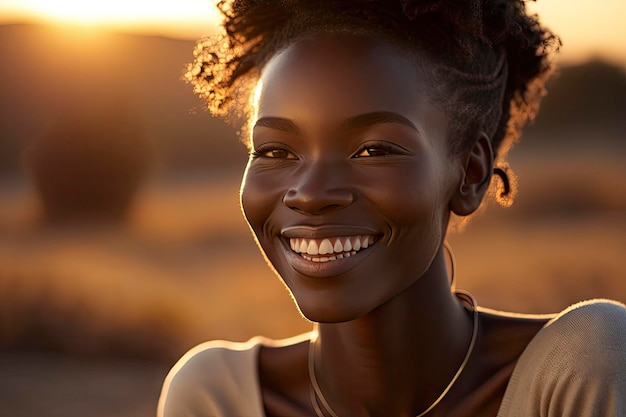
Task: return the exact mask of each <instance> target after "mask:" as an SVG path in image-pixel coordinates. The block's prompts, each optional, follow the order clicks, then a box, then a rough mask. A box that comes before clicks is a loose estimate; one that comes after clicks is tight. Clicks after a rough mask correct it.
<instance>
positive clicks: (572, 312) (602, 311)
mask: <svg viewBox="0 0 626 417" xmlns="http://www.w3.org/2000/svg"><path fill="white" fill-rule="evenodd" d="M625 342H626V306H624V305H623V304H621V303H618V302H616V301H611V300H590V301H583V302H581V303H578V304H574V305H572V306H571V307H569V308H567V309H565V310H563V311H562V312H561V313H559V314H558V315H557V316H555V317H554V318H553V319H552V320H550V321H549V322H548V323H547V325H546V326H545V327H544V328H543V329H542V330H541V331H540V332H539V333H538V334H537V336H536V337H535V339H534V340H533V342H531V345H529V349H531V350H532V349H539V350H540V351H541V350H544V349H547V350H548V352H550V351H551V352H553V354H556V353H558V354H559V355H563V354H568V353H569V354H568V355H567V356H571V355H580V354H587V355H598V354H602V355H603V358H604V359H606V360H607V361H610V360H611V359H612V358H614V359H624V357H623V355H624V354H625V352H626V343H625ZM548 352H544V353H545V354H549V353H548ZM589 358H591V357H589ZM597 359H598V361H600V360H601V358H597ZM595 365H597V363H596V364H595Z"/></svg>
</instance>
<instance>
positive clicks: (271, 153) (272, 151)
mask: <svg viewBox="0 0 626 417" xmlns="http://www.w3.org/2000/svg"><path fill="white" fill-rule="evenodd" d="M252 157H253V158H271V159H298V157H297V156H295V155H294V154H293V153H292V152H290V151H289V150H287V149H284V148H282V147H280V146H278V145H274V144H267V145H262V146H259V147H258V148H257V149H255V150H254V151H253V152H252Z"/></svg>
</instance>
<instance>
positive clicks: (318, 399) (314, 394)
mask: <svg viewBox="0 0 626 417" xmlns="http://www.w3.org/2000/svg"><path fill="white" fill-rule="evenodd" d="M455 294H456V296H457V297H459V298H461V299H462V300H463V301H465V302H466V303H467V304H469V305H470V307H471V309H472V312H473V320H472V321H473V328H472V338H471V339H470V342H469V346H468V348H467V352H466V353H465V357H464V358H463V362H461V366H460V367H459V369H457V371H456V373H455V374H454V376H453V377H452V379H451V380H450V382H449V383H448V385H447V386H446V388H445V389H444V390H443V391H442V392H441V394H440V395H439V397H437V399H436V400H435V401H434V402H433V403H432V404H431V405H430V406H428V408H426V410H424V411H422V412H421V413H420V414H418V415H417V416H416V417H423V416H425V415H426V414H428V413H429V412H430V411H431V410H432V409H433V408H435V407H436V406H437V404H439V403H440V402H441V400H443V398H444V397H445V396H446V394H448V392H449V391H450V389H451V388H452V386H454V383H455V382H456V380H457V379H458V378H459V376H460V375H461V373H462V372H463V370H464V369H465V366H466V365H467V362H468V361H469V358H470V356H471V355H472V351H473V350H474V345H475V344H476V337H477V335H478V310H476V299H475V298H474V296H473V295H472V294H470V293H469V292H465V291H455ZM316 342H317V335H315V336H314V337H313V339H312V340H311V343H310V344H309V361H308V362H309V363H308V365H309V380H310V382H311V390H310V396H311V405H313V409H314V410H315V414H316V415H317V417H324V413H323V412H322V410H321V408H320V403H321V405H322V407H324V410H325V411H326V413H328V414H329V415H330V416H331V417H339V415H337V413H336V412H335V411H334V410H333V408H332V407H331V406H330V404H329V403H328V401H327V400H326V398H325V397H324V394H323V393H322V389H321V388H320V386H319V384H318V382H317V377H316V375H315V346H316Z"/></svg>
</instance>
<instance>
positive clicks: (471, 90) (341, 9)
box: [185, 0, 560, 187]
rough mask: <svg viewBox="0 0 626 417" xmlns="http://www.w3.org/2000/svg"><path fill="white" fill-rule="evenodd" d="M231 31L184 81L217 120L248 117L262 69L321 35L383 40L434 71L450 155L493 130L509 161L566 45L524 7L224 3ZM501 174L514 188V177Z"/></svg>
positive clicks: (411, 1)
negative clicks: (555, 56) (554, 57)
mask: <svg viewBox="0 0 626 417" xmlns="http://www.w3.org/2000/svg"><path fill="white" fill-rule="evenodd" d="M217 5H218V8H219V10H220V11H221V13H222V17H223V22H222V28H223V34H222V36H220V37H218V38H213V39H209V38H208V39H203V40H201V41H199V42H198V43H197V44H196V48H195V50H194V57H195V61H194V62H193V63H191V64H189V66H188V70H187V73H186V74H185V79H186V80H187V81H188V82H190V83H191V84H193V85H194V91H195V92H196V93H197V94H199V95H200V96H201V97H203V98H205V99H206V100H207V101H208V107H209V109H210V110H211V112H212V113H213V114H216V115H222V116H224V115H226V116H234V117H235V118H240V119H241V118H244V117H246V116H248V115H249V111H250V104H249V103H250V101H249V99H250V96H251V94H250V93H251V88H252V87H253V86H254V85H255V84H256V80H257V79H258V77H259V74H260V73H261V70H262V69H263V67H264V65H265V64H266V63H267V62H268V61H269V60H270V59H271V58H272V57H273V56H274V55H275V54H276V53H278V52H279V51H281V50H282V49H283V48H286V47H288V46H289V45H290V44H292V43H293V42H295V41H296V40H298V39H300V38H302V37H306V36H310V35H313V34H315V33H322V32H348V33H354V34H363V35H365V34H372V33H374V34H376V35H377V36H380V37H383V38H385V39H388V40H390V41H391V42H393V43H394V44H396V45H398V46H401V47H402V48H403V49H404V50H406V51H415V52H417V53H423V54H426V55H427V56H428V57H429V58H430V61H431V62H432V63H433V64H434V66H435V69H434V71H433V74H432V79H431V80H429V81H430V85H431V86H432V88H434V89H435V90H434V92H433V94H431V96H432V97H431V99H432V100H433V102H434V103H435V104H436V105H438V106H439V107H440V108H441V109H442V110H443V111H444V112H446V114H447V116H448V119H449V122H450V127H451V128H450V133H449V135H450V138H449V140H450V144H451V147H450V148H451V152H452V153H454V154H462V152H464V151H465V150H467V149H468V148H469V146H471V144H472V140H473V139H474V136H472V135H475V132H477V131H480V130H482V131H484V132H486V133H487V134H488V135H489V136H490V139H491V141H492V144H493V147H494V149H495V150H496V152H497V155H498V158H499V159H500V160H503V158H504V156H505V155H506V153H507V152H508V150H509V148H510V147H511V145H512V144H513V142H514V141H515V140H516V139H517V138H518V137H519V134H520V132H521V129H522V127H523V126H524V124H525V123H526V122H527V121H528V120H529V119H532V118H533V117H534V115H535V114H536V111H537V110H538V106H539V102H540V99H541V97H542V96H543V95H544V93H545V89H544V84H545V81H546V80H547V78H548V76H549V74H550V73H551V70H552V65H551V61H550V59H549V58H550V55H551V53H552V52H555V51H557V50H558V48H559V46H560V40H559V38H558V37H557V36H555V35H554V34H552V33H551V32H549V31H547V30H546V29H544V28H543V27H542V26H541V25H540V24H539V21H538V17H537V16H536V15H529V14H527V12H526V9H525V4H524V1H523V0H396V1H392V0H342V1H337V0H335V1H333V0H231V1H227V0H220V1H218V4H217ZM502 174H504V172H502V173H499V174H498V176H500V177H501V178H502V179H503V181H504V182H505V184H504V186H505V187H506V186H507V185H508V184H506V181H507V179H506V174H504V175H502Z"/></svg>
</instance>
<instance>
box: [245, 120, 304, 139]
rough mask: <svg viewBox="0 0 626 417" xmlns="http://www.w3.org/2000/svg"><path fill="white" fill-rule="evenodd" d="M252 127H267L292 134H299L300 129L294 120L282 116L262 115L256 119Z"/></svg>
mask: <svg viewBox="0 0 626 417" xmlns="http://www.w3.org/2000/svg"><path fill="white" fill-rule="evenodd" d="M254 127H268V128H270V129H274V130H279V131H281V132H286V133H293V134H294V135H299V134H300V129H298V126H296V124H295V123H294V122H292V121H291V120H289V119H285V118H282V117H262V118H260V119H259V120H257V121H256V123H255V124H254Z"/></svg>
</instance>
